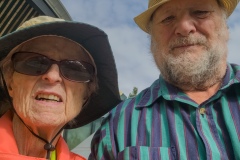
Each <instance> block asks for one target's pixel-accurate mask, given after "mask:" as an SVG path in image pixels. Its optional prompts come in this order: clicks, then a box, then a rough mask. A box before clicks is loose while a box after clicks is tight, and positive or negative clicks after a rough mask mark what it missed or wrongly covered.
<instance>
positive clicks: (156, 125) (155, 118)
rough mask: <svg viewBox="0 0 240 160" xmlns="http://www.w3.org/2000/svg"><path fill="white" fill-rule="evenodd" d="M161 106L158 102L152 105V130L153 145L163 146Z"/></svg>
mask: <svg viewBox="0 0 240 160" xmlns="http://www.w3.org/2000/svg"><path fill="white" fill-rule="evenodd" d="M161 114H164V113H160V107H159V104H158V103H155V104H154V106H152V130H151V146H153V147H159V146H160V147H161V146H162V132H161V128H162V126H161V118H160V115H161Z"/></svg>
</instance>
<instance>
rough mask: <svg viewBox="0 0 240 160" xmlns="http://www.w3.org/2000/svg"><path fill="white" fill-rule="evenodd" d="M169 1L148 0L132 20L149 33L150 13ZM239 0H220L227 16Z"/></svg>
mask: <svg viewBox="0 0 240 160" xmlns="http://www.w3.org/2000/svg"><path fill="white" fill-rule="evenodd" d="M169 1H170V0H149V2H148V9H147V10H146V11H144V12H143V13H141V14H140V15H138V16H136V17H135V18H134V21H135V22H136V24H137V25H138V26H139V27H140V28H141V29H142V30H143V31H145V32H147V33H149V31H148V23H149V21H150V19H151V16H152V14H153V13H154V11H155V10H156V9H157V8H158V7H159V6H161V5H163V4H164V3H166V2H169ZM239 1H240V0H222V4H223V5H224V7H225V8H226V11H227V13H228V16H230V15H231V14H232V12H233V10H234V9H235V8H236V6H237V4H238V2H239Z"/></svg>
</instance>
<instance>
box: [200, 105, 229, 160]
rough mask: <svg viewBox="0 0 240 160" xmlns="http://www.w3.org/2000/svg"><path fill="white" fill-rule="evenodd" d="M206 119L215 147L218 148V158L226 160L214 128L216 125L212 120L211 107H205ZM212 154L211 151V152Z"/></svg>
mask: <svg viewBox="0 0 240 160" xmlns="http://www.w3.org/2000/svg"><path fill="white" fill-rule="evenodd" d="M205 116H206V118H207V121H208V125H209V128H210V132H211V135H212V137H213V139H214V141H215V143H216V145H217V148H218V151H219V153H220V157H221V159H222V160H226V159H227V157H226V154H225V153H224V149H223V148H222V145H221V141H220V139H219V136H218V131H217V128H216V124H215V122H214V119H213V113H212V107H206V114H205ZM211 152H212V150H211Z"/></svg>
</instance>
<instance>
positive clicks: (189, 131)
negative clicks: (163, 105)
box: [181, 107, 199, 159]
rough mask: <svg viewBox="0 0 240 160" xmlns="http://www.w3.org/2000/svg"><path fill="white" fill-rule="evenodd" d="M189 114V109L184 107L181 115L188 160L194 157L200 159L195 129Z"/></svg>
mask: <svg viewBox="0 0 240 160" xmlns="http://www.w3.org/2000/svg"><path fill="white" fill-rule="evenodd" d="M189 112H190V111H189V107H182V109H181V114H182V119H183V123H184V134H185V135H184V138H185V143H186V152H187V159H192V157H195V158H196V159H199V153H198V144H197V138H196V137H195V136H194V135H195V132H194V130H195V128H194V126H193V125H192V123H191V121H190V119H191V118H190V113H189ZM196 155H197V157H196Z"/></svg>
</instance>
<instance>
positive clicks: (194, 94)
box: [183, 82, 222, 104]
mask: <svg viewBox="0 0 240 160" xmlns="http://www.w3.org/2000/svg"><path fill="white" fill-rule="evenodd" d="M221 84H222V83H221V82H218V83H216V84H214V85H212V86H211V87H209V88H207V89H205V90H191V91H183V92H184V93H186V94H187V95H188V96H189V97H190V98H191V99H192V100H194V101H195V102H196V103H197V104H201V103H203V102H204V101H206V100H208V99H209V98H211V97H212V96H213V95H214V94H215V93H217V91H218V90H219V88H220V87H221Z"/></svg>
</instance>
